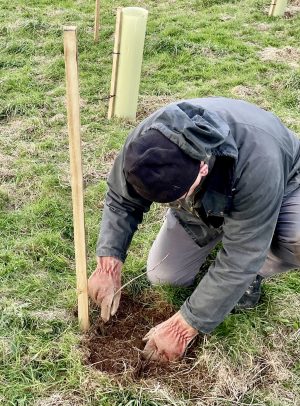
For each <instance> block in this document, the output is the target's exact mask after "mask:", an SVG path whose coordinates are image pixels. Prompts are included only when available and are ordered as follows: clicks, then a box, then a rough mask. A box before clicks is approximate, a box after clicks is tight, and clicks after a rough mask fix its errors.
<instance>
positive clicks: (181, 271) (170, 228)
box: [147, 188, 300, 286]
mask: <svg viewBox="0 0 300 406" xmlns="http://www.w3.org/2000/svg"><path fill="white" fill-rule="evenodd" d="M221 239H222V234H221V235H219V236H218V237H217V238H216V239H215V240H213V241H211V242H210V243H209V244H208V245H206V246H205V247H199V246H198V245H197V244H196V243H195V242H194V240H193V239H192V238H191V237H190V236H189V235H188V233H187V232H186V231H185V230H184V228H183V227H182V226H181V225H180V224H179V223H178V221H177V219H176V218H175V217H174V215H173V214H172V213H171V211H170V210H168V212H167V214H166V218H165V221H164V223H163V225H162V227H161V229H160V231H159V233H158V235H157V237H156V239H155V241H154V243H153V245H152V247H151V249H150V252H149V256H148V261H147V271H148V278H149V280H150V282H151V283H153V284H166V283H167V284H171V285H178V286H189V285H191V284H192V283H193V281H194V279H195V277H196V275H197V273H198V272H199V268H200V266H201V265H202V264H203V263H204V261H205V259H206V257H207V256H208V254H209V253H210V252H211V251H212V249H213V248H214V247H215V246H216V244H217V243H218V242H219V241H220V240H221ZM167 254H169V255H168V257H167V258H166V259H165V260H164V261H163V262H162V263H161V264H160V265H159V266H156V265H157V264H158V263H159V262H160V261H161V260H162V259H163V258H164V257H165V256H166V255H167ZM154 267H155V269H154V270H153V268H154ZM295 268H300V188H298V189H297V190H295V191H294V192H292V193H291V194H289V195H288V196H287V197H285V198H284V199H283V202H282V205H281V209H280V214H279V217H278V221H277V225H276V229H275V232H274V236H273V239H272V244H271V247H270V250H269V253H268V256H267V258H266V261H265V263H264V265H263V267H262V268H261V270H260V271H259V272H258V274H259V275H261V276H263V277H269V276H272V275H275V274H278V273H281V272H286V271H289V270H292V269H295Z"/></svg>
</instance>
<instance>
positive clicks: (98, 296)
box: [88, 257, 123, 322]
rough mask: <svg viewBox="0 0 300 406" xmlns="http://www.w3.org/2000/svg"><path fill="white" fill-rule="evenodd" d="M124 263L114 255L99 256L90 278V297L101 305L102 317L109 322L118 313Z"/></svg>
mask: <svg viewBox="0 0 300 406" xmlns="http://www.w3.org/2000/svg"><path fill="white" fill-rule="evenodd" d="M122 265H123V263H122V262H121V261H120V260H119V259H117V258H114V257H98V258H97V268H96V270H95V271H94V272H93V273H92V275H91V276H90V278H89V280H88V292H89V296H90V298H91V299H92V300H93V301H94V302H95V303H96V304H97V305H98V306H100V307H101V317H102V319H103V321H104V322H107V321H108V320H109V318H110V316H113V315H114V314H116V312H117V310H118V307H119V303H120V299H121V291H120V292H118V293H117V294H116V295H115V293H116V292H117V291H118V290H119V289H120V287H121V270H122Z"/></svg>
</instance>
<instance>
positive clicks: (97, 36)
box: [94, 0, 100, 42]
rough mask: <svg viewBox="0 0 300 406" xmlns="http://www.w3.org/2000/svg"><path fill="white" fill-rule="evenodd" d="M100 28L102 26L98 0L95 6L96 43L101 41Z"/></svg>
mask: <svg viewBox="0 0 300 406" xmlns="http://www.w3.org/2000/svg"><path fill="white" fill-rule="evenodd" d="M99 26H100V0H96V4H95V25H94V42H98V41H99Z"/></svg>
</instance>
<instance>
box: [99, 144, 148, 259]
mask: <svg viewBox="0 0 300 406" xmlns="http://www.w3.org/2000/svg"><path fill="white" fill-rule="evenodd" d="M123 159H124V152H123V150H122V151H121V152H120V154H119V155H118V156H117V158H116V159H115V162H114V165H113V168H112V170H111V172H110V174H109V177H108V182H107V184H108V192H107V195H106V199H105V203H104V209H103V215H102V221H101V227H100V233H99V237H98V242H97V248H96V254H97V256H99V257H103V256H112V257H115V258H118V259H120V260H121V261H122V262H124V261H125V259H126V255H127V250H128V247H129V245H130V243H131V240H132V237H133V234H134V233H135V231H136V230H137V227H138V225H139V224H140V223H141V222H142V220H143V214H144V213H145V212H147V211H149V208H150V205H151V202H150V201H148V200H145V199H143V198H142V197H141V196H139V195H138V194H137V193H136V192H135V191H134V189H133V188H132V187H131V186H130V185H129V184H128V183H127V182H126V179H125V176H124V172H123Z"/></svg>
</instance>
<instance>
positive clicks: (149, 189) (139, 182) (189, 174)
mask: <svg viewBox="0 0 300 406" xmlns="http://www.w3.org/2000/svg"><path fill="white" fill-rule="evenodd" d="M123 169H124V175H125V178H126V180H127V182H128V183H129V184H130V185H131V186H132V187H133V189H134V190H135V191H136V192H137V193H138V194H139V195H140V196H142V197H143V198H145V199H147V200H150V201H153V202H160V203H168V202H172V201H175V200H178V199H180V198H183V197H187V196H189V195H191V194H192V193H193V191H194V190H195V188H196V187H197V186H198V185H199V183H200V181H201V178H202V177H203V176H206V175H207V172H208V166H207V164H206V163H204V162H203V161H200V160H196V159H194V158H192V157H190V156H189V155H187V154H186V153H185V152H183V151H182V149H181V148H180V147H179V146H178V145H176V144H175V143H174V142H172V141H170V140H169V139H168V138H167V137H165V136H164V135H163V134H162V133H161V132H160V131H158V130H154V129H151V130H148V131H146V132H145V134H143V135H142V136H140V137H138V138H136V139H135V140H133V141H131V142H129V144H128V146H127V148H126V149H125V156H124V168H123Z"/></svg>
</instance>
